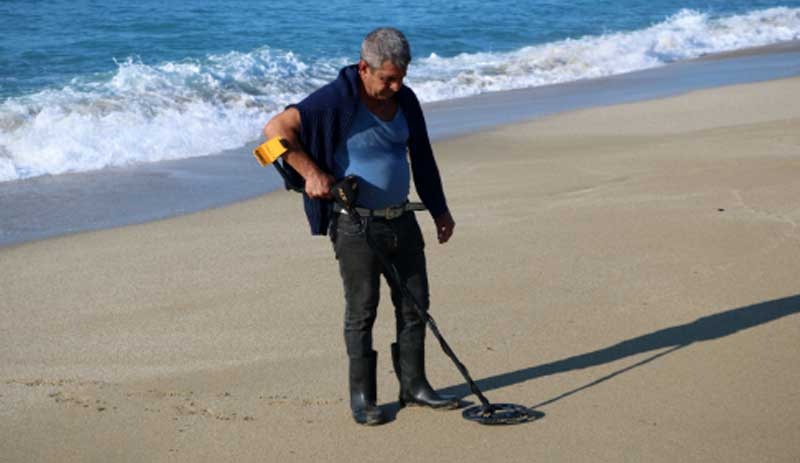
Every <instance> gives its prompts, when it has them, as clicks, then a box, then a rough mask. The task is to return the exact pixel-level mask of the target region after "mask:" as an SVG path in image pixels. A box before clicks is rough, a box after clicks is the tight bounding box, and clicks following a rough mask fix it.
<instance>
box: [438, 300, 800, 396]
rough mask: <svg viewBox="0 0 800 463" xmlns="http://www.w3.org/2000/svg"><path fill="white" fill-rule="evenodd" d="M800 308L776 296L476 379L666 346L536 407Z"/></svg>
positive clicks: (514, 380)
mask: <svg viewBox="0 0 800 463" xmlns="http://www.w3.org/2000/svg"><path fill="white" fill-rule="evenodd" d="M798 312H800V295H796V296H791V297H786V298H783V299H775V300H772V301H768V302H762V303H759V304H754V305H749V306H746V307H740V308H737V309H732V310H728V311H725V312H721V313H718V314H714V315H709V316H707V317H702V318H698V319H697V320H695V321H694V322H691V323H687V324H684V325H678V326H672V327H669V328H665V329H663V330H659V331H655V332H653V333H650V334H646V335H643V336H639V337H636V338H632V339H628V340H625V341H622V342H620V343H618V344H614V345H613V346H609V347H606V348H604V349H600V350H596V351H593V352H588V353H585V354H580V355H576V356H573V357H569V358H565V359H562V360H558V361H555V362H551V363H547V364H544V365H538V366H534V367H530V368H524V369H521V370H516V371H512V372H508V373H503V374H500V375H495V376H490V377H487V378H483V379H479V380H477V381H475V382H476V383H477V385H478V387H479V388H480V389H481V391H483V392H486V391H491V390H494V389H500V388H502V387H506V386H510V385H512V384H519V383H523V382H525V381H530V380H532V379H536V378H541V377H543V376H548V375H554V374H557V373H565V372H568V371H572V370H578V369H582V368H588V367H593V366H597V365H602V364H604V363H611V362H614V361H617V360H620V359H623V358H625V357H630V356H633V355H638V354H642V353H645V352H650V351H654V350H659V349H666V350H663V351H661V352H658V353H656V354H655V355H652V356H650V357H648V358H646V359H644V360H641V361H639V362H637V363H635V364H633V365H630V366H628V367H625V368H623V369H620V370H617V371H615V372H613V373H611V374H608V375H606V376H603V377H601V378H599V379H597V380H595V381H592V382H591V383H588V384H586V385H583V386H581V387H578V388H576V389H573V390H570V391H567V392H564V393H563V394H560V395H558V396H556V397H553V398H551V399H549V400H546V401H544V402H540V403H538V404H536V405H532V406H531V407H530V408H533V409H535V408H537V407H543V406H545V405H548V404H551V403H553V402H557V401H559V400H561V399H563V398H565V397H568V396H570V395H573V394H575V393H577V392H580V391H582V390H585V389H588V388H590V387H592V386H595V385H597V384H600V383H602V382H605V381H608V380H609V379H611V378H613V377H615V376H618V375H620V374H622V373H625V372H627V371H630V370H632V369H634V368H636V367H639V366H641V365H644V364H647V363H650V362H652V361H654V360H656V359H658V358H661V357H664V356H666V355H669V354H671V353H673V352H675V351H677V350H679V349H683V348H684V347H686V346H689V345H691V344H694V343H698V342H703V341H708V340H711V339H718V338H721V337H724V336H728V335H731V334H734V333H736V332H738V331H742V330H746V329H748V328H752V327H754V326H758V325H762V324H765V323H769V322H771V321H774V320H777V319H779V318H782V317H786V316H788V315H793V314H796V313H798ZM439 392H442V393H445V394H452V395H455V396H458V397H466V396H467V395H469V394H470V390H469V387H468V386H467V384H466V383H462V384H458V385H454V386H450V387H447V388H444V389H441V390H440V391H439Z"/></svg>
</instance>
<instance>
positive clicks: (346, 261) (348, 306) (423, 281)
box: [330, 212, 429, 358]
mask: <svg viewBox="0 0 800 463" xmlns="http://www.w3.org/2000/svg"><path fill="white" fill-rule="evenodd" d="M362 220H369V221H370V223H369V227H368V230H369V234H370V236H371V237H372V238H373V241H374V243H375V244H376V245H377V247H378V248H379V249H380V251H381V252H382V253H383V254H384V255H385V256H386V257H387V258H388V259H389V261H390V262H391V263H392V264H394V266H395V267H396V268H397V270H398V272H399V274H400V278H401V280H402V281H403V282H404V283H405V285H406V286H407V287H408V290H409V292H410V293H411V294H412V295H413V296H414V297H415V299H416V300H417V301H418V302H419V303H420V304H421V306H422V307H421V308H422V309H423V310H424V311H427V310H428V306H429V297H428V276H427V272H426V270H425V252H424V248H425V243H424V241H423V239H422V233H421V232H420V228H419V224H418V223H417V219H416V217H415V216H414V213H413V212H406V213H404V214H403V215H402V216H400V217H398V218H396V219H393V220H387V219H382V218H377V217H373V218H368V219H362ZM330 229H331V232H330V234H331V241H332V242H333V250H334V252H335V253H336V259H337V260H338V261H339V272H340V273H341V276H342V283H343V285H344V298H345V317H344V340H345V345H346V347H347V355H348V356H349V357H352V358H356V357H366V356H369V355H370V354H371V352H372V325H373V324H374V323H375V318H376V317H377V312H378V302H379V300H380V276H381V275H384V277H385V276H386V273H387V272H386V269H385V268H384V267H383V265H382V264H381V262H380V260H379V259H378V257H377V255H376V254H375V253H374V252H373V250H372V249H371V248H370V247H369V245H368V244H367V240H366V238H365V237H364V236H363V235H361V234H359V233H358V227H357V226H356V225H355V224H354V223H353V221H352V220H351V218H350V217H349V216H347V215H343V214H334V217H333V222H332V223H331V228H330ZM386 281H387V283H389V288H390V289H391V296H392V303H393V304H394V313H395V321H396V327H397V342H398V343H400V344H402V345H416V346H420V347H421V346H422V345H423V343H424V341H425V322H424V321H423V320H422V318H421V317H420V316H419V314H418V313H417V311H416V309H415V308H414V306H413V304H412V302H411V301H409V300H407V298H405V297H403V294H402V292H401V291H400V289H399V288H397V287H395V285H394V283H393V282H392V281H391V278H387V279H386Z"/></svg>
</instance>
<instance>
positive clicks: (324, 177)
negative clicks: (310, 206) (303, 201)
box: [306, 171, 336, 199]
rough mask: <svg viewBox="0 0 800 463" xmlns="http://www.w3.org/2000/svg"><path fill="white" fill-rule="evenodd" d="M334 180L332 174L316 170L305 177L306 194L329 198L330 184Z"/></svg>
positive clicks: (313, 196) (315, 197)
mask: <svg viewBox="0 0 800 463" xmlns="http://www.w3.org/2000/svg"><path fill="white" fill-rule="evenodd" d="M335 181H336V180H335V179H334V178H333V176H332V175H329V174H326V173H325V172H322V171H316V172H313V173H311V174H309V176H308V177H306V194H307V195H308V196H309V197H310V198H312V199H330V198H331V197H332V196H331V186H333V183H334V182H335Z"/></svg>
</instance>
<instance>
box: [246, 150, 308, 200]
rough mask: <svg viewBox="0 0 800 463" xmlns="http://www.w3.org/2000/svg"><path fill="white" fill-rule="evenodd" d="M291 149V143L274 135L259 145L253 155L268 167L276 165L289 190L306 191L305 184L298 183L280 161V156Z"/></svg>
mask: <svg viewBox="0 0 800 463" xmlns="http://www.w3.org/2000/svg"><path fill="white" fill-rule="evenodd" d="M287 151H289V143H288V142H287V141H286V140H284V139H283V138H281V137H272V138H270V139H269V140H267V141H266V142H264V143H262V144H260V145H258V146H257V147H256V148H255V149H254V150H253V156H255V158H256V161H258V163H259V164H261V165H262V166H264V167H266V166H268V165H270V164H272V165H273V166H275V169H276V170H277V171H278V173H279V174H280V175H281V177H283V180H284V182H285V184H286V189H287V190H292V191H296V192H298V193H305V190H304V188H303V185H301V184H298V183H297V181H296V180H295V178H293V176H292V175H290V174H289V172H287V171H286V169H285V168H284V167H283V166H282V165H281V163H280V162H279V160H278V159H279V158H280V157H281V156H283V155H284V154H286V152H287Z"/></svg>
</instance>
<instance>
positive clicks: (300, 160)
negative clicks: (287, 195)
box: [264, 108, 334, 199]
mask: <svg viewBox="0 0 800 463" xmlns="http://www.w3.org/2000/svg"><path fill="white" fill-rule="evenodd" d="M301 127H302V123H301V120H300V111H298V110H297V109H296V108H289V109H287V110H285V111H283V112H282V113H279V114H277V115H276V116H275V117H273V118H272V119H271V120H270V121H269V122H267V125H266V126H264V135H265V136H266V137H267V140H269V139H271V138H274V137H281V138H283V139H284V140H286V142H287V143H288V151H286V153H285V154H284V155H283V159H284V160H285V161H286V162H287V163H289V165H290V166H292V168H294V170H296V171H297V172H298V173H299V174H300V175H302V176H303V178H304V179H305V181H306V186H305V190H306V194H308V196H309V197H311V198H315V199H328V198H330V191H331V185H333V182H334V178H333V176H331V175H330V174H327V173H325V172H323V171H322V170H321V169H320V168H319V167H318V166H317V164H316V163H315V162H314V161H313V160H312V159H311V156H309V155H308V153H306V152H305V150H304V149H303V146H302V144H301V143H300V129H301Z"/></svg>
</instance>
